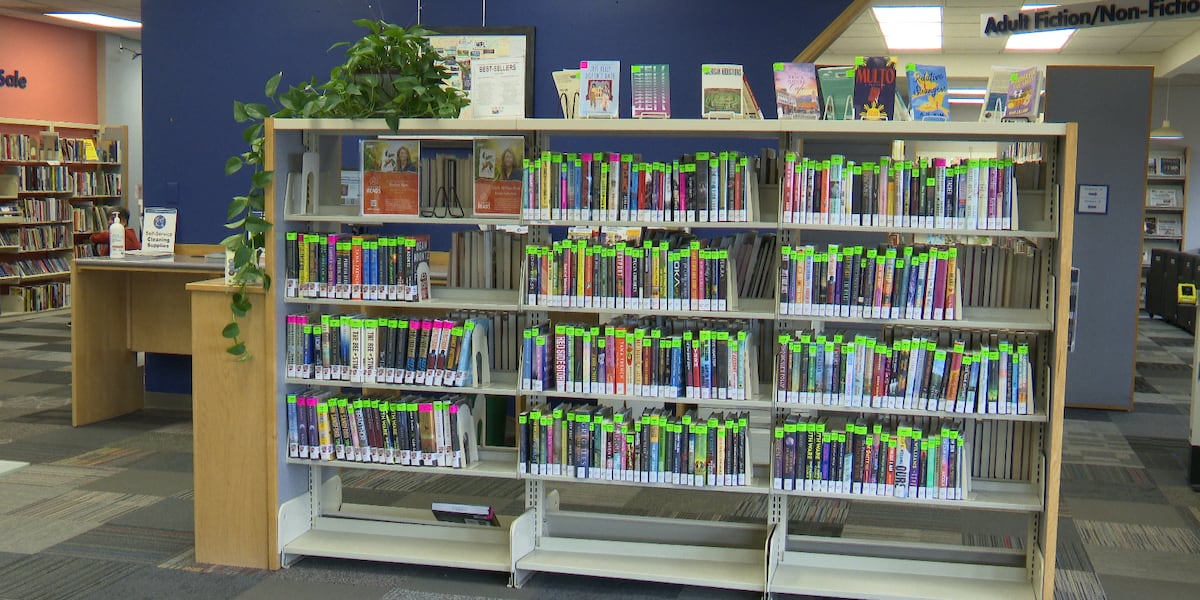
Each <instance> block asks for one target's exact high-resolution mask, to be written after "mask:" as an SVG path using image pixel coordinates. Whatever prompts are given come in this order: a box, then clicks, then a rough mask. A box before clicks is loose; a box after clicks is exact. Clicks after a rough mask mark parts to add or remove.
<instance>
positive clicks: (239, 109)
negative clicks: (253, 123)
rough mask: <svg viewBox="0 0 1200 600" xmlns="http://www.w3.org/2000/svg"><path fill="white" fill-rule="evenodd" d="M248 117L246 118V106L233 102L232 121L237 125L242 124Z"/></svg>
mask: <svg viewBox="0 0 1200 600" xmlns="http://www.w3.org/2000/svg"><path fill="white" fill-rule="evenodd" d="M248 118H249V117H247V116H246V105H245V104H244V103H242V102H239V101H237V100H234V101H233V120H234V121H237V122H238V123H244V122H245V121H246V119H248Z"/></svg>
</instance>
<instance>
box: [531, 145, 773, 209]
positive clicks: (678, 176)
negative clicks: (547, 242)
mask: <svg viewBox="0 0 1200 600" xmlns="http://www.w3.org/2000/svg"><path fill="white" fill-rule="evenodd" d="M523 166H524V169H525V171H524V183H523V185H522V198H523V203H522V217H524V218H526V219H533V220H559V219H567V220H598V221H630V222H650V223H656V222H657V223H662V222H668V223H670V222H673V223H684V222H734V223H738V222H745V221H747V220H748V218H749V217H750V216H751V212H752V211H751V210H750V209H749V207H750V206H752V205H753V204H752V203H753V202H754V201H755V199H756V198H757V196H758V187H757V181H758V176H757V174H756V173H755V162H754V159H753V158H752V157H747V156H746V155H743V154H741V153H739V152H736V151H720V152H697V153H695V154H688V155H684V156H682V157H680V158H679V159H676V160H674V161H671V162H669V163H668V162H644V161H642V160H641V158H640V157H639V156H638V155H635V154H628V153H625V154H622V153H617V152H585V153H582V154H573V153H565V154H564V153H557V152H543V153H542V154H541V155H540V156H538V157H536V158H533V159H525V161H524V163H523Z"/></svg>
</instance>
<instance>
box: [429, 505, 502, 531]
mask: <svg viewBox="0 0 1200 600" xmlns="http://www.w3.org/2000/svg"><path fill="white" fill-rule="evenodd" d="M430 510H431V511H432V512H433V516H434V518H436V519H437V520H439V521H443V522H446V523H462V524H464V525H478V526H481V527H499V526H500V521H499V520H498V519H497V518H496V511H495V510H493V509H492V507H490V506H480V505H474V504H455V503H450V502H434V503H433V504H432V506H430Z"/></svg>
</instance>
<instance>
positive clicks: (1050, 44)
mask: <svg viewBox="0 0 1200 600" xmlns="http://www.w3.org/2000/svg"><path fill="white" fill-rule="evenodd" d="M1055 6H1058V5H1057V4H1022V5H1021V10H1023V11H1024V10H1034V9H1038V8H1054V7H1055ZM1073 33H1075V30H1074V29H1058V30H1054V31H1039V32H1037V33H1018V34H1017V35H1012V36H1009V38H1008V42H1007V43H1005V44H1004V49H1005V50H1043V51H1048V50H1062V47H1063V46H1066V45H1067V42H1068V41H1070V39H1071V34H1073Z"/></svg>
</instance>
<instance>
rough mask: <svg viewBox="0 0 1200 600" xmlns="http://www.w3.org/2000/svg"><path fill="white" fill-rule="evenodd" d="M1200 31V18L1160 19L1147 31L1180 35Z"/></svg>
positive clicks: (1156, 33)
mask: <svg viewBox="0 0 1200 600" xmlns="http://www.w3.org/2000/svg"><path fill="white" fill-rule="evenodd" d="M1197 31H1200V19H1177V20H1173V21H1158V22H1156V23H1153V24H1151V25H1150V26H1149V27H1148V28H1147V31H1146V34H1147V35H1178V36H1180V37H1184V36H1188V35H1191V34H1193V33H1195V32H1197Z"/></svg>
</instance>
